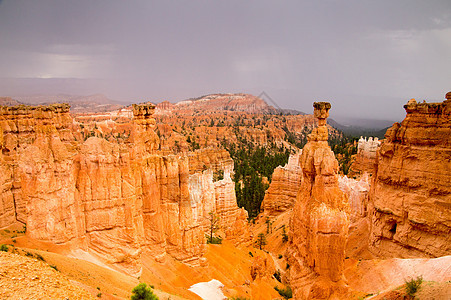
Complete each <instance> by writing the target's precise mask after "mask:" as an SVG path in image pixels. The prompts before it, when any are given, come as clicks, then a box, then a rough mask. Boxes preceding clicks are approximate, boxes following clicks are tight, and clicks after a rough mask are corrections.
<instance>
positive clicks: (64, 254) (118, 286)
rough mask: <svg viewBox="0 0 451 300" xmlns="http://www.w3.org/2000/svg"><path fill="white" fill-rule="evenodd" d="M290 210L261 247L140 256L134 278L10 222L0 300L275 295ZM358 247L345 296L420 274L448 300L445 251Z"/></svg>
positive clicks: (425, 287) (374, 292)
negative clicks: (219, 287) (403, 255)
mask: <svg viewBox="0 0 451 300" xmlns="http://www.w3.org/2000/svg"><path fill="white" fill-rule="evenodd" d="M290 213H291V211H287V212H285V213H282V214H280V215H278V216H276V217H271V226H270V227H269V233H268V234H267V235H266V238H267V245H266V246H265V247H264V249H265V251H261V250H259V249H257V248H256V247H254V246H253V245H252V244H250V243H249V244H248V245H244V246H239V247H235V246H234V245H233V244H232V243H230V242H228V241H224V242H223V244H220V245H208V247H207V253H206V255H205V258H206V262H205V265H204V266H199V267H190V266H188V265H186V264H183V263H180V262H178V261H176V260H175V259H173V258H171V257H170V256H166V257H165V258H164V261H162V262H156V261H155V260H154V259H153V258H152V257H145V256H144V258H143V260H142V263H143V271H142V274H141V276H140V277H138V278H135V277H132V276H128V275H125V274H123V273H121V272H118V271H116V270H114V268H113V267H111V266H110V267H108V266H106V265H103V266H101V263H100V261H97V263H93V262H90V261H88V260H92V261H94V262H95V257H94V256H92V255H89V254H87V253H84V255H83V252H73V251H71V250H70V249H67V248H66V247H65V246H55V245H52V244H47V243H43V242H39V241H36V240H34V239H31V238H28V237H27V236H25V235H24V234H23V233H21V229H20V226H19V225H16V226H13V227H10V228H7V229H3V230H1V231H0V237H1V240H0V244H6V245H8V252H2V251H0V266H1V268H0V269H1V270H2V271H1V273H0V276H1V277H2V280H1V281H0V298H1V299H12V298H14V299H30V298H33V299H49V298H47V297H48V295H52V296H51V297H50V298H51V299H66V298H69V299H129V298H130V295H131V290H132V289H133V287H135V286H136V285H137V284H138V283H139V282H146V283H148V284H149V285H152V286H153V287H154V293H155V294H156V295H157V296H158V297H159V298H160V299H201V298H200V297H199V296H197V295H196V294H194V293H192V292H191V291H189V290H188V289H189V287H190V286H191V285H193V284H195V283H198V282H207V281H210V280H211V279H217V280H219V281H220V282H221V283H223V284H224V288H223V293H224V295H226V297H229V298H233V297H244V298H245V299H283V298H282V297H281V296H280V295H279V294H278V293H277V292H276V291H275V289H274V286H279V287H281V288H282V287H284V285H283V284H281V283H280V282H278V281H277V280H276V279H275V278H274V276H273V274H274V272H275V271H276V270H279V271H280V274H281V278H282V281H284V280H285V278H286V274H285V272H286V271H288V269H289V266H287V262H286V260H285V255H284V254H285V250H286V243H284V242H283V241H282V230H283V229H282V228H283V226H284V225H285V227H287V226H288V220H289V217H290ZM360 227H362V225H360ZM252 229H253V230H252V234H253V236H254V237H257V236H258V234H259V233H266V232H267V230H268V226H267V223H266V217H265V216H261V217H260V218H258V219H257V220H256V222H255V224H253V226H252ZM359 230H361V228H360V229H359ZM352 236H353V235H352V234H351V237H352ZM361 244H362V243H359V238H358V237H356V235H354V239H352V238H351V239H350V242H349V244H348V253H349V255H350V257H348V258H347V259H346V269H345V277H346V280H347V283H348V285H349V286H350V287H351V288H352V289H353V290H355V291H359V292H355V297H353V299H377V300H382V299H403V298H402V297H403V296H404V294H405V293H404V283H405V281H406V280H408V279H410V278H415V277H416V276H418V275H420V274H421V275H422V276H423V279H424V282H423V284H422V286H421V289H420V291H419V292H418V293H417V295H416V297H417V299H450V298H451V256H445V257H441V258H434V259H386V260H383V259H374V258H372V256H371V254H370V253H369V252H368V251H367V250H366V249H365V247H362V246H361ZM251 253H252V255H251ZM76 256H78V257H82V258H84V259H78V258H76ZM287 267H288V268H287ZM253 277H254V278H253Z"/></svg>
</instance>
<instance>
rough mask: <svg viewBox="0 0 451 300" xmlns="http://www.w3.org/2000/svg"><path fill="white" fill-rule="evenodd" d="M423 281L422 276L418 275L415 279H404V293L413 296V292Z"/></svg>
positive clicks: (416, 290)
mask: <svg viewBox="0 0 451 300" xmlns="http://www.w3.org/2000/svg"><path fill="white" fill-rule="evenodd" d="M422 283H423V277H422V276H418V277H417V278H416V279H413V278H412V279H411V280H409V281H406V294H407V295H409V296H410V297H412V298H415V294H416V293H417V292H418V291H419V290H420V288H421V284H422Z"/></svg>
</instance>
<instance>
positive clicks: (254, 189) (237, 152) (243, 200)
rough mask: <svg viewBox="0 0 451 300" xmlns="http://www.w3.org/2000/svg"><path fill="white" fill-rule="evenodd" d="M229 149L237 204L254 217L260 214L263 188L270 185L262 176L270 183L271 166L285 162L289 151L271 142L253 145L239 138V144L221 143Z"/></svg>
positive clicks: (273, 167)
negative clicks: (232, 164) (233, 171)
mask: <svg viewBox="0 0 451 300" xmlns="http://www.w3.org/2000/svg"><path fill="white" fill-rule="evenodd" d="M223 145H224V146H225V148H226V149H227V150H228V151H229V153H230V156H231V157H232V159H233V161H234V165H235V174H234V176H233V181H234V182H235V193H236V198H237V204H238V206H239V207H243V208H244V209H245V210H246V211H247V212H248V214H249V218H250V219H252V218H255V217H256V216H257V215H258V214H259V213H260V207H261V203H262V201H263V198H264V197H265V191H266V189H267V188H268V187H269V185H268V184H267V183H264V181H263V178H264V177H265V178H267V179H268V181H269V182H271V177H272V173H273V172H274V169H275V168H276V167H278V166H280V165H282V166H283V165H285V164H286V163H287V162H288V157H289V155H290V150H289V149H286V148H283V147H277V146H276V145H275V144H271V145H270V146H268V147H260V146H254V145H253V143H251V142H248V141H246V140H245V139H240V141H239V142H238V144H227V143H224V144H223Z"/></svg>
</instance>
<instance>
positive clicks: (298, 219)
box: [287, 102, 349, 299]
mask: <svg viewBox="0 0 451 300" xmlns="http://www.w3.org/2000/svg"><path fill="white" fill-rule="evenodd" d="M313 106H314V108H315V110H314V114H315V117H316V118H318V127H317V128H315V129H314V130H313V132H312V133H311V135H310V136H309V142H308V143H307V145H306V146H305V147H304V149H303V151H302V155H301V157H300V165H301V168H302V172H303V180H302V184H301V186H300V190H299V194H298V197H297V200H296V204H295V207H294V210H293V215H292V218H291V220H290V235H289V236H290V244H289V248H288V251H287V252H288V261H289V263H290V266H291V267H290V284H291V286H292V288H293V292H294V298H295V299H329V298H330V297H332V296H333V295H335V297H336V296H337V295H341V296H343V295H344V294H346V292H347V288H346V285H345V283H344V280H343V269H344V259H345V245H346V239H347V235H348V226H349V218H348V212H349V205H348V199H347V197H346V195H345V194H344V193H343V192H342V191H341V190H340V189H339V187H338V162H337V160H336V159H335V156H334V153H333V152H332V150H331V149H330V147H329V146H328V144H327V139H328V131H327V127H326V118H327V117H328V116H329V109H330V107H331V106H330V104H329V103H327V102H315V103H314V105H313Z"/></svg>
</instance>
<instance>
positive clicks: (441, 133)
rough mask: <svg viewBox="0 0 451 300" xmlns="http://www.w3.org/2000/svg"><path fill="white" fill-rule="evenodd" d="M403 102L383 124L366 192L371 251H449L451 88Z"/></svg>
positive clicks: (408, 254) (409, 253)
mask: <svg viewBox="0 0 451 300" xmlns="http://www.w3.org/2000/svg"><path fill="white" fill-rule="evenodd" d="M446 98H447V99H446V100H445V101H443V102H442V103H425V102H423V103H417V102H416V101H415V100H414V99H412V100H410V101H409V102H408V103H407V105H405V106H404V108H405V110H406V112H407V116H406V118H405V119H404V120H403V121H402V123H401V124H399V123H395V124H394V125H393V126H392V127H391V128H390V129H388V130H387V133H386V135H385V137H386V139H385V140H384V141H383V142H382V145H381V148H380V151H379V155H378V164H377V173H376V175H375V176H374V181H373V183H372V186H371V192H370V207H371V211H370V214H371V218H372V219H371V241H370V243H371V246H372V248H371V249H372V251H373V252H374V253H376V254H379V255H381V256H383V257H418V256H420V257H421V256H426V257H428V256H429V257H431V256H432V257H436V256H443V255H449V254H451V235H450V232H451V218H450V215H451V211H450V207H451V93H448V94H447V95H446Z"/></svg>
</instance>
